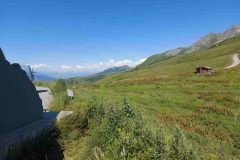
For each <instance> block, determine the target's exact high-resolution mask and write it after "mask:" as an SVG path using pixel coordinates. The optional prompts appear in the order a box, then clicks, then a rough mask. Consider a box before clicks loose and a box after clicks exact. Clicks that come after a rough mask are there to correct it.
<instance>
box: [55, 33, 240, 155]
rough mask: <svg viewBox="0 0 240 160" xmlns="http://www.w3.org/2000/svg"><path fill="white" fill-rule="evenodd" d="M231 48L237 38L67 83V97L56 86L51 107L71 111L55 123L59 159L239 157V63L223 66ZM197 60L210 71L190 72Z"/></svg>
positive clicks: (238, 48)
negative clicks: (97, 77)
mask: <svg viewBox="0 0 240 160" xmlns="http://www.w3.org/2000/svg"><path fill="white" fill-rule="evenodd" d="M236 53H240V38H239V37H235V38H233V39H229V40H226V41H224V42H222V43H220V44H219V45H218V46H215V47H212V48H210V49H207V50H204V51H200V52H195V53H191V54H182V55H177V56H174V57H172V58H170V59H167V60H164V61H161V62H157V63H154V64H151V65H148V66H142V67H141V68H139V69H135V70H131V71H129V72H124V73H117V74H110V75H108V76H106V77H105V78H104V79H101V80H99V81H96V82H94V83H91V84H83V85H72V86H68V88H70V89H73V90H74V94H75V98H74V100H71V99H69V97H66V96H65V95H63V93H61V91H58V92H56V94H53V96H54V100H53V101H52V102H51V109H52V110H72V111H74V113H75V114H74V115H73V116H70V117H68V118H66V119H63V120H62V121H61V122H59V123H57V128H58V130H59V135H58V137H57V138H56V140H57V141H58V143H59V144H60V146H62V147H63V149H64V156H65V158H66V159H102V160H112V159H126V160H127V159H223V160H225V159H236V160H237V159H240V141H239V138H240V134H239V133H240V118H239V117H237V122H236V123H235V113H236V112H237V110H238V108H239V107H240V100H239V99H240V92H239V89H240V79H239V72H240V67H239V66H238V67H235V68H233V69H224V67H225V66H227V65H230V64H231V62H232V60H231V56H232V55H233V54H236ZM199 66H210V67H213V68H214V70H215V73H214V74H211V75H205V76H204V75H195V74H194V71H195V68H197V67H199ZM57 83H59V84H61V83H60V82H57ZM56 86H61V85H57V84H56V85H54V87H56ZM62 88H64V87H62ZM64 89H65V88H64ZM53 90H54V89H53ZM64 96H65V97H64ZM124 97H126V98H127V99H128V101H129V102H130V103H131V105H129V103H128V101H126V99H124ZM123 100H124V102H123V103H122V101H123Z"/></svg>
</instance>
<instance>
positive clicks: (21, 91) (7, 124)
mask: <svg viewBox="0 0 240 160" xmlns="http://www.w3.org/2000/svg"><path fill="white" fill-rule="evenodd" d="M42 118H43V106H42V101H41V99H40V98H39V95H38V93H37V91H36V88H35V86H34V85H33V83H32V82H31V81H30V80H29V78H28V76H27V75H26V73H25V72H24V71H23V70H22V69H21V68H20V65H19V64H12V65H11V64H10V63H9V62H8V61H7V60H6V59H5V56H4V54H3V52H2V50H1V48H0V136H1V135H3V134H6V133H8V132H11V131H13V130H15V129H18V128H20V127H23V126H25V125H27V124H30V123H32V122H35V121H37V120H40V119H42Z"/></svg>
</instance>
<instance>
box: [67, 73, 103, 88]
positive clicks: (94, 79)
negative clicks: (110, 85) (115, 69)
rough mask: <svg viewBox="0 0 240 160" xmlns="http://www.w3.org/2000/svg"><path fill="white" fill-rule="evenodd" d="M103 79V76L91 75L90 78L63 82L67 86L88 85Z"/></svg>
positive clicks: (77, 78) (85, 77)
mask: <svg viewBox="0 0 240 160" xmlns="http://www.w3.org/2000/svg"><path fill="white" fill-rule="evenodd" d="M105 77H106V75H105V74H95V75H91V76H84V77H73V78H67V79H65V82H66V84H68V85H73V84H88V83H92V82H96V81H98V80H100V79H103V78H105Z"/></svg>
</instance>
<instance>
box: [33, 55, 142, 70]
mask: <svg viewBox="0 0 240 160" xmlns="http://www.w3.org/2000/svg"><path fill="white" fill-rule="evenodd" d="M145 60H146V58H143V59H140V60H138V61H132V60H122V61H115V60H114V59H111V60H109V61H107V62H99V63H96V64H78V65H76V66H75V67H72V66H68V65H62V66H60V67H54V66H50V65H47V64H35V65H32V66H31V67H32V68H33V69H34V70H36V71H55V72H59V73H67V72H82V73H97V72H101V71H103V70H106V69H108V68H112V67H119V66H123V65H128V66H130V67H135V66H137V65H139V64H141V63H142V62H144V61H145Z"/></svg>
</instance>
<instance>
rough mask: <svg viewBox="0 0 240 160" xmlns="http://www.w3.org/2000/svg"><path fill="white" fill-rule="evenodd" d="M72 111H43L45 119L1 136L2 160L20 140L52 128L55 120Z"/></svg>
mask: <svg viewBox="0 0 240 160" xmlns="http://www.w3.org/2000/svg"><path fill="white" fill-rule="evenodd" d="M72 113H73V112H72V111H61V112H49V111H44V112H43V117H44V118H43V119H42V120H38V121H36V122H33V123H31V124H28V125H26V126H24V127H22V128H19V129H16V130H14V131H12V132H9V133H7V134H5V135H3V136H1V137H0V160H3V159H4V158H5V157H6V154H7V151H8V149H9V147H10V146H16V144H18V143H20V142H24V141H25V140H27V139H29V138H34V137H36V135H37V134H38V133H41V132H44V131H46V130H49V129H51V128H52V127H53V126H54V124H55V121H56V120H57V121H59V120H61V119H62V118H64V117H66V116H69V115H71V114H72Z"/></svg>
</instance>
